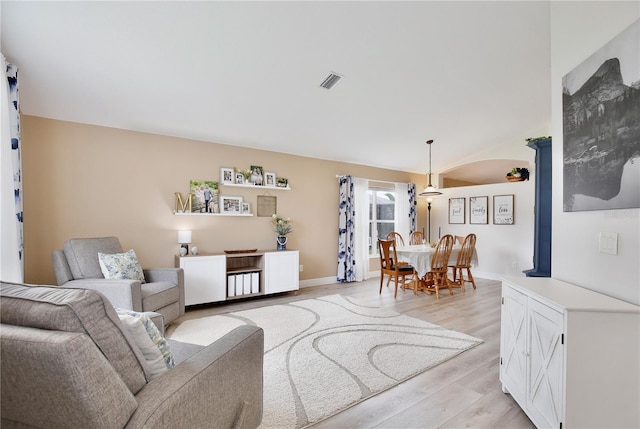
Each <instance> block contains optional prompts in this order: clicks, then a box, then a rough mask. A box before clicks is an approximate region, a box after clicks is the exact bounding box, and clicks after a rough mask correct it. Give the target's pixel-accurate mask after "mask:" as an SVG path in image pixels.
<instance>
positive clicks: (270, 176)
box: [264, 171, 276, 187]
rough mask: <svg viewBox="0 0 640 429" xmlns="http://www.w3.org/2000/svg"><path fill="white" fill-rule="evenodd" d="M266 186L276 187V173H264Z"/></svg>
mask: <svg viewBox="0 0 640 429" xmlns="http://www.w3.org/2000/svg"><path fill="white" fill-rule="evenodd" d="M264 186H271V187H274V186H276V173H270V172H268V171H267V172H265V173H264Z"/></svg>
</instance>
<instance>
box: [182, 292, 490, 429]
mask: <svg viewBox="0 0 640 429" xmlns="http://www.w3.org/2000/svg"><path fill="white" fill-rule="evenodd" d="M244 324H247V325H256V326H260V327H261V328H263V329H264V334H265V354H264V416H263V420H262V425H261V427H262V428H300V427H304V426H306V425H308V424H311V423H314V422H317V421H319V420H322V419H323V418H326V417H329V416H331V415H333V414H335V413H337V412H338V411H341V410H343V409H345V408H347V407H349V406H351V405H353V404H356V403H358V402H360V401H362V400H364V399H366V398H368V397H370V396H372V395H374V394H376V393H379V392H381V391H383V390H386V389H388V388H390V387H393V386H395V385H396V384H398V383H400V382H401V381H403V380H406V379H408V378H410V377H412V376H414V375H416V374H419V373H421V372H423V371H425V370H427V369H429V368H431V367H433V366H435V365H438V364H439V363H442V362H444V361H446V360H448V359H450V358H452V357H454V356H456V355H458V354H460V353H462V352H463V351H465V350H468V349H470V348H472V347H474V346H476V345H478V344H480V343H481V342H482V340H479V339H477V338H474V337H471V336H469V335H465V334H461V333H459V332H455V331H451V330H448V329H445V328H443V327H441V326H438V325H434V324H431V323H428V322H424V321H422V320H419V319H415V318H413V317H409V316H404V315H401V314H398V313H395V312H393V311H391V310H388V309H381V308H371V307H363V306H359V305H358V304H356V303H354V302H352V301H351V300H350V299H349V298H345V297H343V296H341V295H331V296H327V297H323V298H319V299H307V300H303V301H297V302H293V303H290V304H285V305H273V306H268V307H263V308H257V309H253V310H246V311H238V312H235V313H228V314H223V315H218V316H209V317H203V318H200V319H195V320H187V321H184V322H182V323H181V324H180V325H179V326H178V327H177V328H176V329H175V330H174V332H173V333H172V334H171V335H170V338H172V339H174V340H177V341H182V342H186V343H193V344H200V345H207V344H210V343H212V342H213V341H215V340H216V339H218V338H220V337H221V336H223V335H224V334H225V333H227V332H229V331H230V330H232V329H233V328H235V327H237V326H240V325H244Z"/></svg>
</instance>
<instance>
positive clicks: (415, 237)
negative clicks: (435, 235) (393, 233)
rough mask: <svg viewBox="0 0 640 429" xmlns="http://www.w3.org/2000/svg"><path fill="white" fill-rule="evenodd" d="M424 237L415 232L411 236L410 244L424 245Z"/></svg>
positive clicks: (420, 233)
mask: <svg viewBox="0 0 640 429" xmlns="http://www.w3.org/2000/svg"><path fill="white" fill-rule="evenodd" d="M423 238H424V236H423V235H422V232H420V231H413V232H412V233H411V235H410V236H409V244H422V239H423Z"/></svg>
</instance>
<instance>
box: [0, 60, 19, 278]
mask: <svg viewBox="0 0 640 429" xmlns="http://www.w3.org/2000/svg"><path fill="white" fill-rule="evenodd" d="M2 71H3V79H2V84H1V85H0V89H1V93H0V103H2V109H1V110H2V113H1V115H2V117H1V123H0V145H1V148H0V193H1V195H2V197H1V198H2V199H1V204H0V236H2V240H1V241H2V244H1V245H0V260H1V264H0V278H2V279H3V280H5V281H14V282H23V281H24V260H23V256H24V241H23V227H22V217H23V213H22V160H21V140H20V104H19V101H18V100H19V98H18V68H17V67H15V66H14V65H13V64H10V63H8V62H7V60H6V59H5V57H4V55H2Z"/></svg>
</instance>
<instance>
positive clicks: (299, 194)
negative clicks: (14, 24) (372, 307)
mask: <svg viewBox="0 0 640 429" xmlns="http://www.w3.org/2000/svg"><path fill="white" fill-rule="evenodd" d="M10 3H11V2H3V3H2V5H1V6H0V8H1V9H0V10H1V11H2V19H3V25H2V32H3V34H2V36H3V37H2V43H3V45H2V53H3V54H4V55H6V56H7V60H8V61H9V62H14V63H15V64H16V65H17V66H18V67H19V68H20V73H21V74H23V75H24V76H28V75H29V73H30V71H29V65H28V64H24V63H22V61H21V57H20V53H19V52H17V51H14V49H13V48H12V46H11V45H10V43H9V42H8V40H10V38H7V37H6V35H5V33H4V32H5V31H9V30H6V29H7V25H6V22H5V19H8V18H7V16H8V15H7V10H9V9H10V8H11V7H12V6H11V4H10ZM548 8H549V23H548V32H549V34H548V35H546V36H545V37H548V38H549V41H550V49H549V65H550V76H549V77H548V79H549V83H550V86H549V88H547V90H548V94H547V95H548V97H549V100H550V106H549V113H550V117H549V120H548V124H547V128H544V127H543V128H540V129H536V130H535V131H534V132H537V134H524V135H523V136H522V137H523V138H522V139H521V140H519V141H513V140H509V141H506V142H499V144H496V146H495V147H493V148H492V150H491V151H489V152H488V153H487V152H483V151H478V156H477V157H474V158H473V160H474V161H476V160H485V159H493V158H496V157H501V158H502V157H509V158H512V159H519V160H522V161H525V162H529V164H530V165H531V167H533V165H534V161H533V157H534V152H533V151H532V150H531V149H529V148H527V147H526V146H525V141H524V137H536V136H537V135H551V136H552V137H553V178H554V181H553V191H554V192H553V238H552V277H554V278H557V279H560V280H564V281H567V282H570V283H573V284H576V285H579V286H581V287H583V288H586V289H590V290H593V291H597V292H600V293H602V294H605V295H608V296H611V297H614V298H618V299H621V300H623V301H626V302H628V303H631V304H635V305H640V270H639V269H638V264H637V262H638V259H639V257H640V226H639V224H640V222H639V221H638V219H639V216H640V209H638V208H631V209H621V210H600V211H583V212H564V211H563V208H562V207H563V204H562V191H563V188H562V177H563V174H562V159H563V152H562V150H563V124H562V78H563V76H564V75H566V74H567V73H568V72H569V71H570V70H572V69H573V68H574V67H575V66H576V65H578V64H580V63H581V62H582V61H583V60H584V59H585V58H587V57H588V56H589V55H591V54H592V53H593V52H595V51H596V50H598V49H599V48H600V47H601V46H602V45H604V44H605V43H607V42H608V41H610V40H611V39H613V38H614V37H615V36H616V35H617V34H619V33H620V32H621V31H623V30H624V29H625V28H627V27H628V26H629V25H631V24H632V23H633V22H634V21H636V20H637V19H638V18H639V17H640V5H639V4H638V2H637V1H621V2H549V3H548ZM469 37H473V36H472V35H470V36H469ZM5 44H6V45H5ZM128 73H129V71H127V70H126V69H123V70H118V71H117V72H116V74H121V75H122V76H126V75H127V74H128ZM346 82H347V81H346V80H345V82H343V83H341V85H342V84H346ZM337 88H338V89H339V87H337ZM153 90H154V91H158V90H161V89H158V88H154V89H153ZM21 91H22V93H23V94H24V98H23V100H22V101H23V103H24V111H23V113H22V115H21V132H22V171H23V175H22V178H23V195H24V281H25V282H28V283H37V284H55V276H54V273H53V267H52V264H51V252H52V251H53V250H55V249H59V248H60V247H61V246H62V243H63V242H64V241H65V240H67V239H69V238H72V237H91V236H92V237H99V236H111V235H115V236H118V237H119V238H120V240H121V241H122V244H123V246H124V247H125V248H126V249H129V248H133V249H136V252H137V254H138V257H139V258H140V261H141V263H142V265H143V266H154V267H171V266H173V265H174V255H175V254H176V253H177V252H178V249H179V243H178V239H177V231H178V230H182V229H189V230H191V231H192V232H193V238H192V243H191V246H194V245H195V246H197V247H198V248H199V249H200V252H203V253H206V252H222V251H223V250H227V249H252V248H259V249H274V248H275V233H274V232H273V231H272V226H271V223H270V218H268V217H259V216H255V215H254V216H253V217H248V218H247V217H222V216H221V217H207V216H176V215H174V214H173V210H174V207H175V193H176V192H180V193H182V194H183V195H184V194H186V193H187V191H188V189H189V181H190V180H192V179H198V180H212V181H219V178H220V168H223V167H227V168H234V167H237V168H241V169H245V168H248V167H249V166H251V165H261V166H263V168H264V169H265V170H266V171H273V172H275V173H277V175H278V176H284V177H286V178H287V179H288V183H289V185H290V187H291V191H286V192H280V191H278V190H273V191H270V192H269V194H270V195H273V196H276V197H277V212H278V214H280V215H283V216H287V217H291V218H292V219H293V221H294V231H293V233H291V234H290V235H289V242H288V244H287V246H288V247H289V248H292V249H298V250H299V251H300V265H302V267H303V268H302V271H301V272H300V280H301V286H303V287H310V286H316V285H321V284H326V283H329V282H332V281H335V275H336V256H337V255H336V254H337V233H336V232H337V229H338V216H337V201H338V195H337V193H338V183H337V180H336V176H337V175H342V174H350V175H352V176H355V177H365V178H369V179H371V180H376V181H380V182H390V183H395V182H401V183H415V184H416V186H417V188H418V189H421V188H422V186H424V185H425V184H426V178H425V174H424V171H422V172H420V173H418V172H411V171H401V170H394V169H389V168H380V167H372V166H368V165H364V164H360V163H358V160H357V159H350V160H348V161H336V160H329V159H324V158H323V157H322V156H317V157H309V156H300V155H295V154H287V153H282V152H278V151H270V150H263V149H255V148H252V146H253V145H252V144H251V142H247V147H242V146H239V145H230V144H224V143H221V142H219V141H214V142H211V141H208V140H206V139H197V138H184V137H176V136H172V135H167V134H163V133H162V132H152V131H150V132H142V131H130V130H126V129H122V128H114V127H110V126H100V125H91V124H83V123H80V122H81V121H78V122H76V121H69V120H67V119H65V117H64V114H63V112H61V113H60V114H59V115H55V116H51V117H42V116H38V115H32V114H29V103H28V102H27V100H29V93H30V89H29V88H28V87H24V86H23V87H21ZM87 91H88V92H90V88H88V89H87ZM122 96H123V100H126V97H125V96H124V95H122ZM124 102H126V101H124ZM104 115H105V116H107V117H108V116H109V112H104ZM238 115H241V112H239V113H238ZM501 120H503V121H508V120H509V119H508V118H501ZM150 129H151V127H150ZM528 131H529V130H527V132H528ZM523 132H525V131H523ZM429 137H431V136H428V135H422V136H420V139H421V140H420V142H419V143H420V145H421V146H420V148H419V149H418V150H419V152H418V151H415V153H414V154H412V155H411V156H414V155H415V157H417V158H419V159H420V162H421V163H422V165H423V169H426V162H427V152H426V148H425V147H424V141H423V140H426V139H427V138H429ZM220 140H221V141H222V139H220ZM439 141H440V140H438V139H436V142H435V144H434V145H433V160H434V161H435V160H436V159H437V158H438V156H439V151H440V150H441V149H440V147H439V146H438V143H439ZM371 150H372V151H373V150H375V147H372V148H371ZM442 150H443V151H444V148H443V149H442ZM447 167H450V165H446V166H444V165H443V166H441V168H438V169H436V170H435V174H434V177H435V178H436V179H437V177H438V174H439V173H441V171H440V170H444V169H446V168H447ZM530 169H531V170H532V171H533V168H530ZM505 173H506V172H505ZM534 185H535V177H532V180H530V181H528V182H520V183H507V182H505V183H500V184H492V185H479V186H473V187H459V188H443V189H441V190H442V191H443V195H442V196H441V197H438V198H437V199H435V200H434V203H433V207H432V211H431V216H430V224H431V231H430V232H431V236H432V237H437V236H438V235H439V232H440V231H442V232H443V233H452V234H456V233H464V232H476V234H478V238H479V240H478V246H477V248H478V255H479V264H478V266H477V267H476V268H475V270H476V271H474V272H477V275H478V277H481V278H486V279H495V280H498V279H500V277H501V276H503V275H521V272H522V270H525V269H528V268H531V265H530V263H531V257H532V252H533V225H534V214H533V210H534V199H533V198H534V195H533V194H534ZM221 188H222V192H221V193H223V194H229V195H242V196H243V197H244V198H245V200H246V201H249V202H250V203H251V205H252V208H251V210H252V212H255V210H256V207H255V206H256V205H257V197H258V196H260V195H264V194H265V190H264V189H256V190H254V189H250V188H242V189H236V188H225V187H224V186H221ZM503 194H514V195H515V210H516V215H515V219H516V222H515V224H514V225H512V226H504V225H493V224H492V222H491V220H490V221H489V224H488V225H469V224H468V223H466V224H464V225H451V224H449V222H448V209H447V201H448V199H449V198H456V197H465V198H467V199H468V198H469V197H473V196H484V195H486V196H492V195H503ZM417 212H418V229H422V228H427V224H428V219H427V203H426V201H425V200H424V199H423V198H418V206H417ZM601 232H615V233H617V235H618V249H617V250H618V252H617V255H606V254H602V253H600V252H599V250H598V235H599V233H601ZM4 241H5V240H3V242H4ZM3 245H4V243H3ZM3 264H4V262H3ZM376 264H377V259H376V260H373V261H372V264H371V268H370V271H371V275H372V276H373V275H375V274H376V273H375V272H376Z"/></svg>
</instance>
